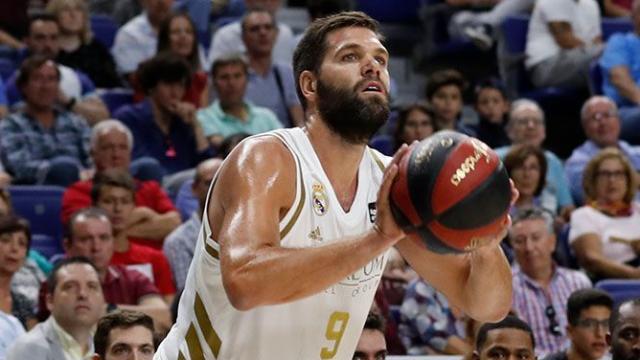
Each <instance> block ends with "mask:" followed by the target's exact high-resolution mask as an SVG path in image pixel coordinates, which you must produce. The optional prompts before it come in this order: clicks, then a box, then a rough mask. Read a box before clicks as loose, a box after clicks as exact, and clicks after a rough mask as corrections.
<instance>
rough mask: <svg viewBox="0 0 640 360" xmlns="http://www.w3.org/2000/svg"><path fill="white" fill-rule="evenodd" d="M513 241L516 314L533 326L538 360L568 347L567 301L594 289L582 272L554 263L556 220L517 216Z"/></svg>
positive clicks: (534, 213)
mask: <svg viewBox="0 0 640 360" xmlns="http://www.w3.org/2000/svg"><path fill="white" fill-rule="evenodd" d="M509 241H510V243H511V246H512V247H513V250H514V254H515V258H516V264H515V265H514V266H513V268H512V273H513V303H512V304H513V305H512V306H513V310H514V311H515V313H516V314H517V315H518V317H520V318H521V319H523V320H524V321H526V322H527V323H528V324H529V325H530V326H531V329H532V330H533V335H534V337H535V340H536V341H535V342H536V344H537V349H536V353H537V354H538V356H540V357H542V356H546V355H549V354H551V353H555V352H557V351H560V350H562V349H564V348H565V346H566V345H567V343H568V337H567V333H566V327H567V325H568V322H567V317H566V312H565V308H566V303H567V299H568V298H569V295H571V293H572V292H574V291H575V290H578V289H582V288H589V287H591V281H590V280H589V278H587V276H586V275H585V274H584V273H582V272H579V271H575V270H570V269H567V268H564V267H561V266H558V265H557V264H555V263H554V261H553V258H552V254H553V251H554V249H555V245H556V237H555V234H554V232H553V225H552V219H551V216H550V215H549V214H548V213H546V212H544V211H542V210H540V209H538V208H532V209H527V210H523V211H521V212H520V213H518V214H517V215H516V216H515V218H514V219H513V224H512V225H511V228H510V229H509Z"/></svg>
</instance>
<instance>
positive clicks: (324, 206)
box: [311, 183, 329, 216]
mask: <svg viewBox="0 0 640 360" xmlns="http://www.w3.org/2000/svg"><path fill="white" fill-rule="evenodd" d="M311 194H312V202H313V211H314V212H315V213H316V214H317V215H320V216H322V215H324V214H326V213H327V211H328V210H329V199H328V198H327V192H326V191H325V189H324V186H323V185H322V184H320V183H314V184H313V187H312V188H311Z"/></svg>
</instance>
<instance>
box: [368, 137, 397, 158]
mask: <svg viewBox="0 0 640 360" xmlns="http://www.w3.org/2000/svg"><path fill="white" fill-rule="evenodd" d="M369 146H371V147H372V148H374V149H376V150H378V151H380V152H381V153H383V154H385V155H389V156H391V155H393V139H392V138H391V136H389V135H377V136H374V137H373V139H371V141H370V142H369Z"/></svg>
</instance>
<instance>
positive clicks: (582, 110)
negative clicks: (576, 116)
mask: <svg viewBox="0 0 640 360" xmlns="http://www.w3.org/2000/svg"><path fill="white" fill-rule="evenodd" d="M596 101H604V102H608V103H609V104H610V105H611V107H612V108H613V111H615V112H616V114H617V113H618V105H617V104H616V102H615V101H613V100H612V99H611V98H610V97H607V96H603V95H595V96H592V97H590V98H588V99H587V101H585V102H584V104H582V107H581V108H580V122H581V123H582V124H583V125H584V122H585V120H587V111H588V110H589V107H590V106H591V104H593V103H594V102H596Z"/></svg>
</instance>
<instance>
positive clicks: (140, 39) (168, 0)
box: [111, 0, 173, 80]
mask: <svg viewBox="0 0 640 360" xmlns="http://www.w3.org/2000/svg"><path fill="white" fill-rule="evenodd" d="M141 4H142V7H143V9H144V11H143V12H142V13H141V14H140V15H138V16H136V17H135V18H133V19H131V20H130V21H129V22H127V23H126V24H124V25H123V26H122V27H121V28H120V29H119V30H118V33H117V34H116V38H115V40H114V43H113V47H112V48H111V53H112V54H113V57H114V59H115V60H116V64H117V66H118V71H119V72H120V74H122V75H125V76H126V77H127V78H129V80H131V79H130V77H129V75H131V74H132V73H133V72H134V71H136V69H137V68H138V65H139V64H140V63H142V62H143V61H145V60H147V59H149V58H151V57H153V55H154V54H155V53H156V49H157V45H158V30H159V29H160V24H162V22H163V21H164V20H165V19H166V18H167V17H168V16H169V14H170V13H171V6H172V5H173V0H143V1H141Z"/></svg>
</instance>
